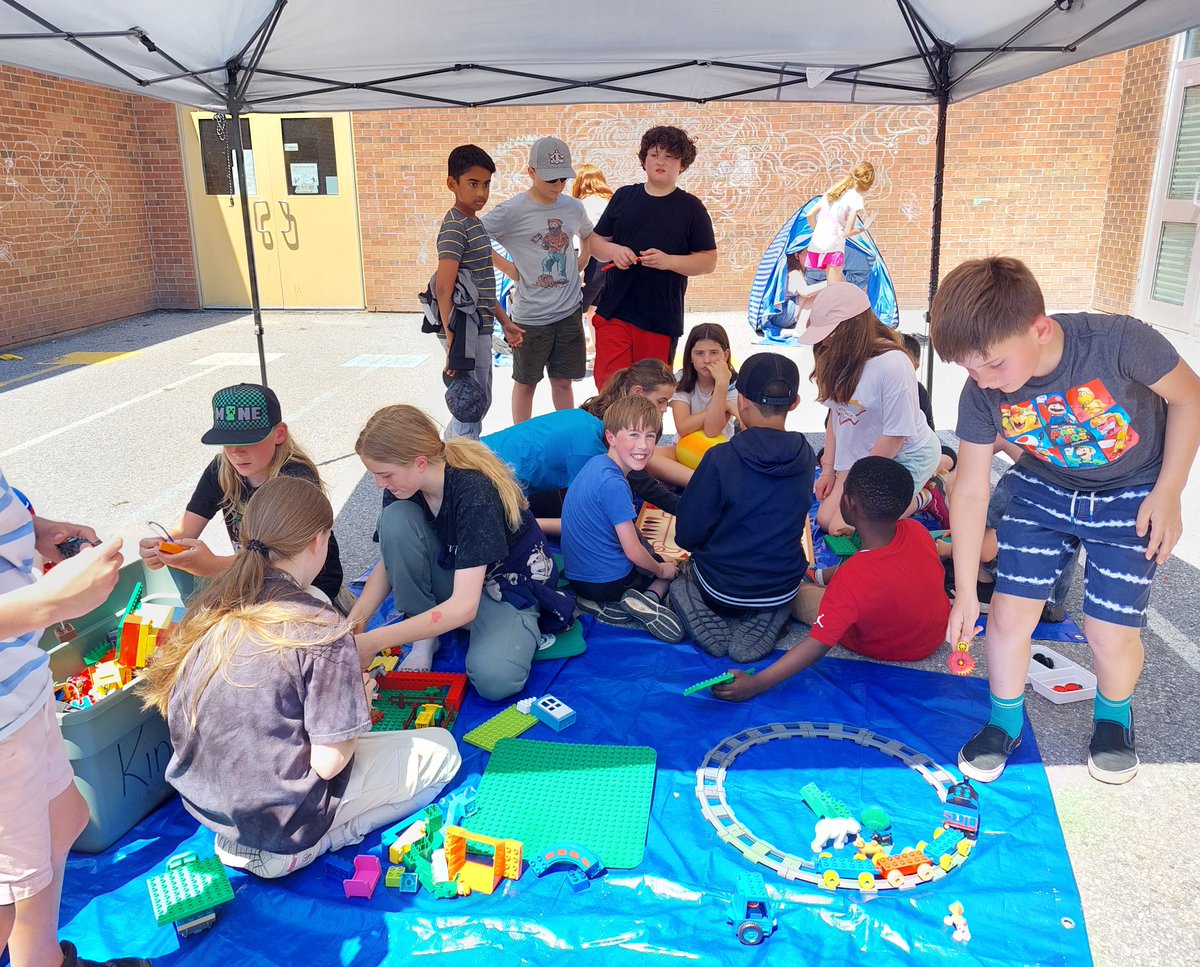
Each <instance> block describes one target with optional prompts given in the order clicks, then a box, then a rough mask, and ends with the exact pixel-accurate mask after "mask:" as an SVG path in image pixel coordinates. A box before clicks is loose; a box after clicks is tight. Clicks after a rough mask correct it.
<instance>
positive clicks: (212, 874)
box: [146, 853, 233, 927]
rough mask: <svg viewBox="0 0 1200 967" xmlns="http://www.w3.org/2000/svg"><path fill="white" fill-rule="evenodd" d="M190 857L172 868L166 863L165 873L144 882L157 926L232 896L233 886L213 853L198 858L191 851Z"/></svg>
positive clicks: (230, 898)
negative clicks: (204, 857) (203, 857)
mask: <svg viewBox="0 0 1200 967" xmlns="http://www.w3.org/2000/svg"><path fill="white" fill-rule="evenodd" d="M191 857H192V858H191V859H190V860H185V861H183V862H181V863H179V865H177V866H174V867H171V866H170V865H169V864H168V869H167V872H165V873H162V874H160V875H158V876H152V877H150V879H148V880H147V881H146V886H147V888H148V889H149V891H150V905H151V906H152V907H153V908H154V920H155V922H156V923H157V924H158V925H159V926H160V927H163V926H166V925H167V924H168V923H174V922H175V921H176V920H183V919H185V918H191V917H195V916H197V915H199V914H202V913H204V912H205V911H206V910H212V909H213V908H215V907H218V906H220V905H221V904H222V903H226V902H228V901H229V900H232V899H233V888H232V887H230V885H229V877H228V876H226V874H225V867H224V866H222V865H221V861H220V860H219V859H217V858H216V857H215V856H210V857H209V858H208V859H205V860H198V859H196V858H195V854H194V853H193V854H191ZM175 859H178V857H176V858H175ZM171 862H172V863H174V862H175V860H174V859H173V860H172V861H171Z"/></svg>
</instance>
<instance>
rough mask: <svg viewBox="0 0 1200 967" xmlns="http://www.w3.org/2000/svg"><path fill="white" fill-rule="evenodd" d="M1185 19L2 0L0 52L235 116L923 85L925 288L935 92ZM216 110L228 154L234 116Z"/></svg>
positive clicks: (1122, 5) (1033, 69)
mask: <svg viewBox="0 0 1200 967" xmlns="http://www.w3.org/2000/svg"><path fill="white" fill-rule="evenodd" d="M1197 24H1200V5H1198V4H1197V3H1196V2H1195V0H1003V2H982V3H963V2H962V0H857V2H856V3H854V4H853V5H852V6H847V7H846V8H842V7H840V6H839V5H838V4H818V3H815V2H810V3H795V2H793V3H787V2H782V3H781V2H780V0H738V2H730V0H691V2H687V3H681V2H678V0H664V2H661V3H658V4H647V3H644V2H641V0H610V2H609V3H607V4H603V5H600V6H596V5H594V4H592V3H584V2H581V0H559V2H558V3H557V4H548V3H546V0H506V2H504V3H498V2H495V0H490V2H484V0H456V2H455V3H453V4H446V3H435V2H432V0H403V2H396V0H193V2H192V3H186V4H185V3H178V2H175V3H164V2H163V0H24V2H18V0H0V63H6V64H12V65H15V66H21V67H28V68H31V69H34V70H38V71H43V72H46V73H49V74H56V75H60V76H64V77H70V78H74V79H77V80H83V81H88V82H91V83H94V84H100V85H104V86H106V87H113V88H119V89H122V90H127V91H131V92H134V93H138V94H146V95H150V96H153V97H158V98H162V99H165V100H168V101H174V102H177V103H180V104H187V105H191V106H193V107H197V108H201V109H208V110H212V111H214V112H224V113H227V114H230V115H232V116H234V117H235V118H236V116H238V115H240V114H245V113H247V112H290V111H363V110H374V109H389V108H390V109H395V108H415V107H422V108H431V107H444V108H447V109H451V108H470V107H484V106H491V105H501V104H504V105H514V104H549V103H553V104H568V103H588V102H602V103H613V102H634V101H684V102H691V103H704V102H707V101H714V100H745V101H824V102H833V103H843V104H937V105H938V107H939V111H938V128H937V142H936V158H935V166H934V171H935V180H934V202H933V231H932V238H931V266H930V296H931V297H932V294H933V292H934V291H935V289H936V286H937V278H938V272H939V264H938V259H939V248H940V236H941V206H942V172H943V164H944V157H945V130H946V125H945V118H946V109H947V107H948V105H949V104H950V103H951V102H952V101H958V100H963V99H964V98H968V97H971V96H972V95H974V94H978V93H981V92H983V91H987V90H991V89H993V88H996V87H1000V86H1002V85H1005V84H1010V83H1013V82H1015V81H1019V80H1024V79H1026V78H1029V77H1033V76H1036V75H1038V74H1043V73H1046V72H1048V71H1052V70H1056V69H1058V68H1060V67H1065V66H1067V65H1070V64H1074V63H1077V62H1079V61H1082V60H1087V59H1089V58H1092V57H1098V56H1100V55H1103V54H1108V53H1112V52H1113V51H1117V50H1123V49H1126V48H1129V47H1134V46H1137V45H1139V44H1143V43H1147V42H1149V41H1152V40H1156V39H1159V38H1161V37H1166V36H1169V35H1171V34H1174V33H1178V32H1180V31H1183V30H1186V29H1189V28H1191V27H1193V26H1196V25H1197ZM227 129H228V130H229V132H230V134H231V138H232V141H233V143H232V145H231V148H232V150H233V156H234V158H235V159H236V160H237V163H238V165H239V167H240V166H241V163H242V152H241V150H240V147H241V146H240V138H241V128H240V125H239V124H237V123H232V124H230V125H228V126H227ZM238 180H239V184H240V185H241V186H242V192H243V200H242V215H243V224H244V228H245V233H246V248H247V252H248V257H249V264H250V283H251V285H250V290H251V302H252V308H253V312H254V319H255V329H256V333H257V336H258V344H259V353H260V357H261V356H262V320H261V310H260V308H259V304H258V291H257V279H256V272H255V266H254V254H253V247H252V245H251V241H250V240H251V225H250V217H249V207H248V205H247V204H246V199H245V197H244V192H245V188H244V186H245V185H246V178H245V177H244V174H243V177H241V178H239V179H238ZM262 378H263V382H264V383H265V382H266V368H265V365H264V366H263V372H262ZM927 379H930V380H931V379H932V360H930V371H929V373H928V376H927Z"/></svg>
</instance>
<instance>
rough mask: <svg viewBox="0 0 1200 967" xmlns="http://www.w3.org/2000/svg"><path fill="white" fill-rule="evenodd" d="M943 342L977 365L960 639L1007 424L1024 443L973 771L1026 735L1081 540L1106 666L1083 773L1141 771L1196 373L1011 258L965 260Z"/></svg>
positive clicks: (960, 528)
mask: <svg viewBox="0 0 1200 967" xmlns="http://www.w3.org/2000/svg"><path fill="white" fill-rule="evenodd" d="M930 336H931V339H932V341H933V346H934V348H935V349H936V350H937V352H938V355H940V356H941V357H942V358H943V359H946V360H952V361H954V362H957V363H959V364H960V365H962V366H963V367H964V368H966V370H967V372H968V373H969V374H970V376H971V378H970V379H969V380H968V381H967V383H966V385H965V386H964V387H963V391H962V396H961V398H960V400H959V417H958V435H959V437H960V438H961V439H962V444H961V447H960V449H959V455H958V476H957V481H956V483H955V487H954V495H953V499H952V501H951V505H950V526H951V529H952V531H953V534H954V544H953V549H954V573H955V590H956V594H955V600H954V608H953V610H952V611H951V613H950V622H949V625H948V626H947V629H946V635H947V640H948V641H949V642H950V643H951V645H954V644H956V643H957V642H959V641H960V640H968V639H970V638H971V636H972V635H973V634H974V633H975V630H976V626H975V622H976V619H977V618H978V617H979V602H978V600H976V598H975V595H974V593H972V591H973V589H974V588H975V576H976V568H977V566H978V563H979V551H980V546H981V544H982V541H983V530H984V518H985V515H986V513H987V504H988V483H989V479H990V470H991V463H992V450H993V445H994V443H995V441H996V437H997V435H1000V436H1002V437H1004V438H1005V439H1007V440H1009V441H1010V442H1011V443H1013V444H1015V445H1016V446H1018V447H1020V448H1021V449H1022V450H1023V451H1024V453H1023V454H1022V456H1021V458H1020V460H1018V462H1017V465H1016V466H1015V467H1013V468H1012V469H1011V470H1010V471H1009V472H1008V476H1007V478H1006V479H1008V480H1010V481H1011V490H1012V498H1011V500H1010V502H1009V506H1008V510H1007V511H1006V512H1005V514H1004V517H1003V518H1002V519H1001V521H1000V523H999V526H998V527H997V528H996V540H997V543H998V545H999V549H1000V552H999V557H998V558H997V573H996V584H995V590H994V592H993V595H992V604H991V612H990V614H989V618H988V628H987V646H986V647H987V657H988V684H989V686H990V690H991V715H990V717H989V719H988V723H987V725H985V726H984V727H983V728H982V729H981V730H980V731H979V732H978V734H976V735H975V737H974V738H972V739H971V740H970V741H969V742H967V744H966V745H964V746H963V748H962V749H961V751H960V752H959V754H958V763H959V767H960V768H961V769H962V771H963V773H964V775H967V776H969V777H971V778H972V779H976V780H978V781H980V782H991V781H992V780H993V779H996V778H998V777H999V776H1000V774H1001V772H1003V771H1004V766H1005V764H1006V762H1007V761H1008V758H1009V756H1010V755H1011V754H1012V753H1013V751H1014V750H1015V749H1016V748H1017V746H1018V745H1019V744H1020V741H1021V729H1022V726H1023V723H1024V711H1023V709H1024V694H1025V673H1026V670H1027V669H1028V667H1029V655H1030V636H1031V634H1032V633H1033V630H1034V627H1035V626H1036V625H1037V622H1038V619H1039V617H1040V615H1041V611H1042V604H1043V603H1044V602H1045V600H1046V597H1047V595H1048V594H1049V592H1050V590H1051V588H1052V587H1053V586H1054V583H1055V581H1056V580H1057V578H1058V576H1059V572H1060V571H1061V570H1062V567H1063V564H1064V562H1065V561H1066V560H1067V559H1068V558H1069V557H1070V556H1071V555H1072V553H1073V552H1074V550H1075V549H1076V548H1077V547H1079V546H1082V547H1083V548H1084V550H1086V551H1087V566H1086V570H1085V572H1084V582H1085V583H1084V604H1083V613H1084V619H1085V620H1084V632H1085V634H1086V635H1087V640H1088V643H1089V645H1091V648H1092V655H1093V659H1094V667H1095V671H1096V680H1097V688H1096V698H1095V702H1094V705H1093V726H1092V739H1091V743H1090V745H1089V747H1088V771H1089V772H1090V773H1091V774H1092V776H1093V777H1094V778H1096V779H1099V780H1100V781H1101V782H1108V783H1122V782H1128V781H1129V780H1130V779H1132V778H1133V777H1134V775H1135V774H1136V773H1137V768H1138V757H1137V752H1136V751H1135V749H1134V729H1133V718H1132V713H1131V709H1130V702H1131V699H1132V695H1133V689H1134V686H1135V685H1136V684H1137V680H1138V677H1139V675H1140V674H1141V670H1142V660H1143V651H1142V640H1141V628H1142V625H1143V624H1144V623H1145V620H1146V609H1147V607H1148V606H1149V602H1150V587H1151V583H1152V581H1153V578H1154V572H1155V568H1156V567H1157V565H1158V564H1160V563H1162V562H1163V561H1165V560H1166V559H1167V557H1169V556H1170V553H1171V549H1172V548H1173V547H1174V546H1175V543H1176V542H1177V541H1178V540H1179V535H1180V531H1181V529H1182V513H1181V510H1180V494H1181V493H1182V491H1183V487H1184V484H1185V483H1186V482H1187V476H1188V471H1189V470H1190V469H1191V465H1192V461H1193V460H1194V459H1195V456H1196V447H1197V440H1198V439H1200V379H1197V377H1196V374H1195V373H1194V372H1192V370H1191V368H1190V367H1189V366H1188V365H1187V363H1185V362H1183V361H1182V360H1180V358H1179V354H1178V353H1177V352H1176V351H1175V350H1174V348H1172V346H1171V345H1170V343H1168V342H1167V340H1166V339H1165V338H1164V337H1163V336H1162V335H1161V334H1160V333H1158V332H1157V331H1155V330H1154V329H1151V328H1150V327H1149V326H1147V325H1145V324H1144V323H1142V322H1139V321H1138V320H1136V319H1131V318H1129V317H1128V316H1107V315H1099V314H1093V313H1074V314H1062V315H1055V316H1048V315H1046V310H1045V303H1044V301H1043V298H1042V292H1041V289H1040V288H1039V287H1038V284H1037V281H1036V280H1035V279H1034V277H1033V275H1032V273H1031V272H1030V271H1029V269H1028V268H1027V267H1026V266H1025V265H1024V263H1022V262H1020V261H1019V260H1017V259H1014V258H1003V257H992V258H986V259H977V260H974V261H970V262H964V263H963V264H962V265H960V266H959V267H958V268H956V269H955V270H954V271H953V272H951V273H950V275H949V276H947V277H946V279H945V281H944V282H943V283H942V285H941V287H940V288H939V289H938V293H937V297H936V298H935V299H934V301H933V306H932V310H931V322H930Z"/></svg>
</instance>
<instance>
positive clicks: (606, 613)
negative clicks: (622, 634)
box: [575, 594, 639, 628]
mask: <svg viewBox="0 0 1200 967" xmlns="http://www.w3.org/2000/svg"><path fill="white" fill-rule="evenodd" d="M575 608H576V610H577V611H580V612H582V613H583V614H590V615H591V616H592V617H593V618H595V619H596V620H597V621H603V622H604V623H605V624H606V625H616V626H617V627H618V628H632V627H635V626H636V625H637V624H638V623H639V622H637V621H634V619H633V616H632V615H631V614H630V613H629V612H628V611H626V610H625V609H624V608H622V607H621V606H620V605H619V604H617V603H616V602H614V601H593V600H592V599H591V598H584V597H581V596H580V595H578V594H577V595H575Z"/></svg>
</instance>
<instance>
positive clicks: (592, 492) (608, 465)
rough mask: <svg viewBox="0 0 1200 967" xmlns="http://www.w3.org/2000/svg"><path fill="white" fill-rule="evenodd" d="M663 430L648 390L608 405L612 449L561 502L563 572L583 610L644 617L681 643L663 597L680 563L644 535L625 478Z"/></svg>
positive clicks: (635, 620) (630, 620) (607, 617)
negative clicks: (659, 553) (657, 552)
mask: <svg viewBox="0 0 1200 967" xmlns="http://www.w3.org/2000/svg"><path fill="white" fill-rule="evenodd" d="M661 432H662V417H661V415H660V414H659V412H658V408H657V407H656V406H655V405H654V404H653V403H652V402H650V400H648V399H646V398H645V397H644V396H634V395H630V396H625V397H622V398H621V399H619V400H617V401H616V402H615V403H613V404H612V405H611V406H610V407H609V408H608V409H607V410H606V411H605V413H604V436H605V439H606V440H607V441H608V453H604V454H601V455H599V456H596V457H593V458H592V459H591V460H589V461H588V463H587V465H586V466H584V468H583V469H582V470H581V471H580V472H579V474H578V476H576V477H575V479H574V481H573V482H572V483H571V488H570V489H569V490H568V491H567V497H566V500H565V501H564V502H563V513H562V551H563V560H564V568H563V571H564V573H565V574H566V576H567V579H568V580H569V581H570V582H571V587H572V588H573V589H574V590H575V592H576V595H577V599H576V601H577V604H578V606H579V610H580V611H583V612H585V613H587V614H591V615H594V616H595V617H597V618H598V619H600V620H601V621H604V622H606V623H608V624H615V625H630V624H640V625H642V626H644V627H645V629H646V630H647V631H649V632H650V634H652V635H654V636H655V637H656V638H660V639H662V640H663V641H670V642H677V641H682V640H683V625H682V624H681V623H680V621H679V618H678V616H676V614H675V613H674V612H673V611H672V610H671V609H670V607H669V606H667V605H666V604H665V603H664V601H665V600H666V596H667V589H668V588H669V587H670V586H671V581H672V579H673V578H674V577H675V575H676V573H677V569H676V567H675V565H674V564H672V563H670V562H664V561H662V560H659V559H658V558H656V557H655V556H654V554H653V553H652V552H651V551H650V549H649V548H648V547H647V546H646V545H645V542H643V541H642V539H641V537H640V535H639V534H638V531H637V524H636V523H635V520H636V518H637V512H636V511H635V510H634V507H633V492H632V491H631V490H630V488H629V481H628V480H626V479H625V478H626V476H627V475H628V474H629V472H630V471H631V470H643V469H645V467H646V464H647V463H649V462H650V457H651V456H653V455H654V444H655V442H656V441H657V440H658V435H659V434H660V433H661Z"/></svg>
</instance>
